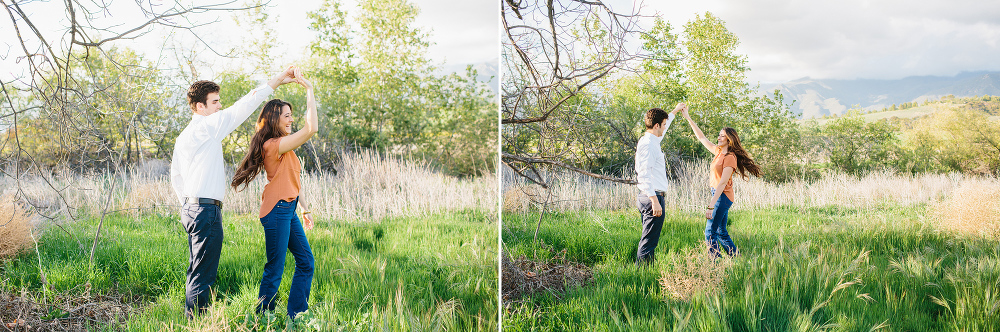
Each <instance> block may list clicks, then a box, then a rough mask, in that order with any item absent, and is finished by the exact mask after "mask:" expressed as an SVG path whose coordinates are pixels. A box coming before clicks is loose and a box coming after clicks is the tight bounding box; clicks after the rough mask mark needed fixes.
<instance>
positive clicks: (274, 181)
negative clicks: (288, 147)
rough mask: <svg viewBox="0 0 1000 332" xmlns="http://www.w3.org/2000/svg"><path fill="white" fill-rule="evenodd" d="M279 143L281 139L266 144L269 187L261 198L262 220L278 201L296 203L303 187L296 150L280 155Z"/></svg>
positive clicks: (265, 156)
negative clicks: (300, 180)
mask: <svg viewBox="0 0 1000 332" xmlns="http://www.w3.org/2000/svg"><path fill="white" fill-rule="evenodd" d="M279 141H281V137H276V138H272V139H269V140H267V141H266V142H264V172H266V173H267V185H265V186H264V193H263V194H262V197H261V203H260V217H261V218H264V217H265V216H267V214H268V213H270V212H271V209H272V208H274V205H275V204H278V201H281V200H283V201H286V202H291V201H294V200H295V198H296V197H299V189H301V187H302V185H301V183H300V182H299V174H300V173H301V172H302V164H300V163H299V157H297V156H296V155H295V151H294V150H293V151H288V152H285V153H283V154H280V155H279V154H278V142H279Z"/></svg>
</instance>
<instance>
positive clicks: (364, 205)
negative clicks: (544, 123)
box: [0, 153, 497, 221]
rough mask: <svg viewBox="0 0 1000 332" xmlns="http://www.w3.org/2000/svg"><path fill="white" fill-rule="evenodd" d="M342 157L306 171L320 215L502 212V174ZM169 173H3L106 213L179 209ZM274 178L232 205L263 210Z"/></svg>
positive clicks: (309, 197)
mask: <svg viewBox="0 0 1000 332" xmlns="http://www.w3.org/2000/svg"><path fill="white" fill-rule="evenodd" d="M339 160H340V162H339V163H338V164H337V165H335V168H336V169H337V174H336V175H333V174H332V173H321V174H317V173H303V174H302V193H301V198H302V200H303V202H305V203H307V204H308V205H309V207H310V209H311V210H312V211H313V212H314V216H317V217H319V218H335V219H357V220H361V221H367V220H371V221H377V220H380V219H382V218H385V217H392V216H421V215H429V214H434V213H438V212H444V211H455V210H478V211H495V210H496V201H497V193H496V176H495V175H490V174H487V175H484V176H482V177H477V178H456V177H453V176H448V175H445V174H442V173H441V172H439V171H437V170H435V169H433V167H431V166H429V165H428V164H426V163H424V162H421V161H417V160H412V159H400V158H387V157H382V156H379V155H377V154H375V153H359V154H355V153H343V154H341V155H340V156H339ZM168 172H169V171H168V169H164V168H163V167H160V168H159V169H158V170H153V171H149V170H146V169H145V168H144V167H138V168H136V169H133V170H131V171H130V172H108V173H104V174H92V175H80V174H74V173H72V172H66V171H62V172H57V173H56V174H53V175H52V176H48V177H46V178H45V179H42V178H41V177H38V176H34V177H22V178H21V180H20V181H19V183H18V181H15V179H12V178H9V177H4V178H0V186H3V187H4V188H5V189H4V190H3V194H11V193H13V192H15V191H16V188H17V187H18V186H20V188H21V193H22V195H21V197H23V198H24V199H26V200H27V202H29V203H30V204H31V205H33V206H35V207H37V208H38V209H39V210H41V211H43V212H46V213H49V214H59V213H65V212H68V213H71V214H76V213H91V214H93V213H96V214H100V213H101V211H104V209H105V205H107V206H108V209H107V210H108V211H116V212H124V213H131V214H143V213H163V214H170V213H177V211H178V210H179V209H180V205H179V203H178V200H177V196H176V195H175V194H174V191H173V188H172V187H171V186H170V179H169V174H167V173H168ZM230 173H231V172H230ZM230 179H231V178H227V179H226V180H227V181H226V182H227V183H228V180H230ZM266 182H267V180H266V178H265V177H264V176H263V175H262V176H258V178H257V179H256V180H254V181H252V182H251V183H250V184H249V186H248V187H247V188H246V189H245V190H242V191H239V192H235V191H233V190H232V189H228V190H227V193H226V199H225V201H224V202H225V203H224V211H226V212H233V213H238V214H256V213H257V211H259V209H260V202H261V198H260V197H261V192H262V191H263V189H264V185H265V184H266ZM50 184H51V185H50ZM53 187H54V188H55V189H57V190H53ZM109 195H110V201H109V200H108V199H109Z"/></svg>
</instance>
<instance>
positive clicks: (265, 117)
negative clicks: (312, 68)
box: [230, 99, 292, 191]
mask: <svg viewBox="0 0 1000 332" xmlns="http://www.w3.org/2000/svg"><path fill="white" fill-rule="evenodd" d="M285 106H288V107H289V108H291V107H292V104H289V103H287V102H285V101H283V100H281V99H271V101H269V102H267V104H264V108H262V109H261V110H260V116H259V117H257V132H256V133H255V134H254V135H253V139H251V140H250V149H248V150H247V155H246V156H244V157H243V161H241V162H240V167H237V168H236V174H235V175H233V182H232V183H231V184H230V186H232V187H233V190H236V191H240V190H241V189H239V186H241V185H242V186H243V189H246V187H247V186H248V185H250V181H253V179H254V178H256V177H257V175H258V174H260V169H261V168H263V167H264V142H267V140H269V139H272V138H275V137H282V136H285V135H288V134H287V133H285V130H284V129H283V128H281V127H279V126H278V119H280V118H281V109H282V108H284V107H285Z"/></svg>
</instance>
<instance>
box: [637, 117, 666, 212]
mask: <svg viewBox="0 0 1000 332" xmlns="http://www.w3.org/2000/svg"><path fill="white" fill-rule="evenodd" d="M671 122H674V115H673V114H668V115H667V124H666V126H665V128H670V123H671ZM661 141H663V137H656V135H653V134H650V133H649V132H646V133H645V134H644V135H642V137H641V138H639V144H636V146H635V173H636V181H637V182H639V183H638V184H637V185H636V186H637V187H639V197H643V196H645V197H653V196H656V191H667V163H666V159H665V158H664V157H663V150H660V142H661Z"/></svg>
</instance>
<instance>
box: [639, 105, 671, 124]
mask: <svg viewBox="0 0 1000 332" xmlns="http://www.w3.org/2000/svg"><path fill="white" fill-rule="evenodd" d="M667 117H668V116H667V111H664V110H662V109H659V108H650V109H649V110H648V111H646V116H644V117H643V118H642V122H643V123H644V124H645V125H646V129H653V126H655V125H658V124H663V120H666V119H667Z"/></svg>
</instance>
